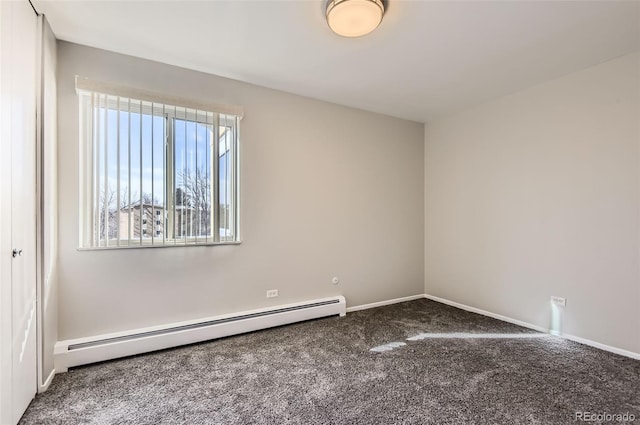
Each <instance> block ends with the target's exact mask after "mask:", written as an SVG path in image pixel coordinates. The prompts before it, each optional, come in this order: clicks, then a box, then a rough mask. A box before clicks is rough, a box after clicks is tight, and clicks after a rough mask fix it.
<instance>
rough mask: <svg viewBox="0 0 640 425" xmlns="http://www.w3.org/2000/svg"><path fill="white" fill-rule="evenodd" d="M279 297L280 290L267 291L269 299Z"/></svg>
mask: <svg viewBox="0 0 640 425" xmlns="http://www.w3.org/2000/svg"><path fill="white" fill-rule="evenodd" d="M277 296H278V290H277V289H269V290H268V291H267V298H275V297H277Z"/></svg>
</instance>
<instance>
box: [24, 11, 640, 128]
mask: <svg viewBox="0 0 640 425" xmlns="http://www.w3.org/2000/svg"><path fill="white" fill-rule="evenodd" d="M34 4H35V7H36V9H37V10H38V11H39V12H41V13H44V14H45V15H47V18H48V19H49V22H50V23H51V26H52V28H53V31H54V33H55V34H56V36H57V37H58V38H59V39H62V40H67V41H72V42H75V43H80V44H85V45H89V46H94V47H99V48H103V49H106V50H112V51H115V52H120V53H125V54H129V55H134V56H139V57H142V58H146V59H152V60H156V61H159V62H165V63H168V64H172V65H178V66H182V67H185V68H191V69H195V70H199V71H204V72H208V73H211V74H216V75H221V76H225V77H229V78H234V79H237V80H241V81H246V82H250V83H254V84H258V85H261V86H266V87H271V88H274V89H279V90H284V91H287V92H290V93H295V94H299V95H303V96H309V97H312V98H316V99H322V100H326V101H329V102H335V103H338V104H343V105H348V106H352V107H356V108H361V109H365V110H369V111H375V112H380V113H383V114H387V115H392V116H397V117H402V118H407V119H411V120H416V121H421V122H426V121H428V120H430V119H433V118H435V117H438V116H442V115H444V114H449V113H452V112H455V111H459V110H462V109H465V108H468V107H471V106H474V105H477V104H479V103H481V102H484V101H487V100H490V99H493V98H497V97H500V96H503V95H506V94H509V93H513V92H515V91H518V90H521V89H523V88H526V87H529V86H532V85H534V84H537V83H540V82H543V81H547V80H549V79H553V78H556V77H559V76H562V75H565V74H568V73H570V72H573V71H577V70H580V69H583V68H586V67H589V66H592V65H595V64H598V63H600V62H604V61H606V60H609V59H612V58H615V57H617V56H621V55H624V54H626V53H630V52H632V51H637V50H639V49H640V1H629V2H616V1H567V2H562V1H553V2H541V1H469V2H461V1H441V2H434V1H419V0H413V1H408V0H388V1H387V4H388V8H387V12H386V14H385V17H384V20H383V22H382V24H381V25H380V27H379V28H378V29H377V30H376V31H374V32H373V33H371V34H369V35H368V36H365V37H361V38H357V39H346V38H342V37H339V36H336V35H334V34H333V33H332V32H331V31H330V30H329V28H328V26H327V24H326V21H325V19H324V8H325V4H326V0H289V1H276V0H255V1H246V0H227V1H132V0H129V1H96V0H91V1H47V0H35V1H34Z"/></svg>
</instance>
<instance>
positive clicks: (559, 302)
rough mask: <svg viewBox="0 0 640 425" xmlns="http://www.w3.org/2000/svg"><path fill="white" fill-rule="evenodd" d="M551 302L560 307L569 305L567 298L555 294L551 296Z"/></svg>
mask: <svg viewBox="0 0 640 425" xmlns="http://www.w3.org/2000/svg"><path fill="white" fill-rule="evenodd" d="M551 304H555V305H559V306H560V307H565V306H566V305H567V299H566V298H563V297H556V296H554V295H552V296H551Z"/></svg>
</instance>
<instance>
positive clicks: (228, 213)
mask: <svg viewBox="0 0 640 425" xmlns="http://www.w3.org/2000/svg"><path fill="white" fill-rule="evenodd" d="M114 91H116V93H111V92H108V93H111V94H105V93H103V92H102V91H93V90H84V89H82V88H79V89H78V94H79V98H80V112H81V121H80V122H81V140H80V143H81V152H82V154H81V161H82V164H81V167H80V168H81V176H80V183H81V193H80V195H81V217H82V220H81V223H80V226H81V229H80V235H81V236H80V237H81V241H80V242H81V246H82V247H84V248H116V247H139V246H166V245H194V244H219V243H230V242H238V241H239V220H238V203H239V191H238V188H239V182H238V165H239V155H238V148H239V146H238V132H239V131H238V130H239V121H240V115H239V114H225V113H220V112H215V111H213V110H204V109H198V108H190V107H188V106H189V105H187V106H175V105H173V104H169V103H168V102H164V103H159V102H156V101H154V100H144V97H142V99H133V98H131V97H123V96H121V95H119V93H117V92H118V90H114ZM138 93H140V92H138ZM156 97H157V96H156ZM211 109H213V108H211ZM83 183H84V184H83ZM154 217H155V219H154ZM148 219H151V222H152V223H153V222H155V229H153V230H152V231H151V232H147V226H146V224H147V220H148Z"/></svg>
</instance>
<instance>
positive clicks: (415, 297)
mask: <svg viewBox="0 0 640 425" xmlns="http://www.w3.org/2000/svg"><path fill="white" fill-rule="evenodd" d="M425 297H426V296H425V294H418V295H411V296H408V297H402V298H394V299H392V300H386V301H378V302H376V303H371V304H362V305H354V306H353V307H348V308H347V313H353V312H354V311H360V310H367V309H370V308H376V307H382V306H385V305H391V304H397V303H402V302H405V301H414V300H421V299H423V298H425Z"/></svg>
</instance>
